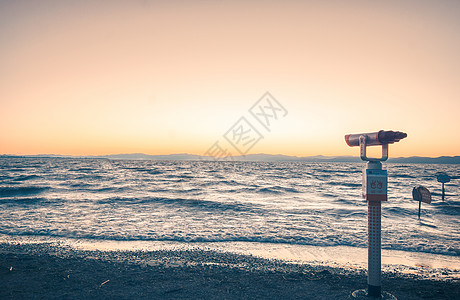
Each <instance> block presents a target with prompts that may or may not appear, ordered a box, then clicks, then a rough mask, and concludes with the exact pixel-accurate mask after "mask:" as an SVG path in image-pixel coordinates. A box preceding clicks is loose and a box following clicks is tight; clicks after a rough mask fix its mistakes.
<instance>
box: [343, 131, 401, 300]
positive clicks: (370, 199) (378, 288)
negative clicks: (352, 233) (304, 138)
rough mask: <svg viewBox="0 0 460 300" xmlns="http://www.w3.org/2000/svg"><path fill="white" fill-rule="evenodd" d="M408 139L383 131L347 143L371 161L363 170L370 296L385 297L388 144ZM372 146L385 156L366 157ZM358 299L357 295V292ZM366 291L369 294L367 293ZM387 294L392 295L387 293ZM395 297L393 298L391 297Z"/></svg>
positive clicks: (353, 137)
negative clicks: (383, 220)
mask: <svg viewBox="0 0 460 300" xmlns="http://www.w3.org/2000/svg"><path fill="white" fill-rule="evenodd" d="M405 137H407V134H406V133H403V132H399V131H384V130H380V131H378V132H373V133H360V134H348V135H346V136H345V141H346V142H347V144H348V146H350V147H354V146H359V148H360V152H361V159H362V160H363V161H367V165H366V167H365V168H364V169H363V198H365V199H366V200H367V204H368V214H367V217H368V234H369V237H368V239H369V243H368V272H367V284H368V286H367V288H368V289H367V293H366V294H367V296H371V297H381V296H382V284H381V215H382V212H381V202H382V201H387V185H388V174H387V171H386V170H383V169H382V163H381V162H382V161H386V160H387V159H388V145H389V144H393V143H396V142H399V141H400V140H402V139H403V138H405ZM368 146H382V157H381V158H371V157H367V155H366V148H367V147H368ZM359 292H360V291H356V292H354V293H353V295H354V296H357V295H356V294H355V293H359ZM364 292H365V291H364ZM386 294H387V295H390V294H388V293H386ZM390 298H391V297H390Z"/></svg>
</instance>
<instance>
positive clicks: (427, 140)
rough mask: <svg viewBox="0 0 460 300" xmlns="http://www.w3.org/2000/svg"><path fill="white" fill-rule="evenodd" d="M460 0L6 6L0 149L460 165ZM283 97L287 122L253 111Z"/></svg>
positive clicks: (1, 34) (2, 9) (17, 1)
mask: <svg viewBox="0 0 460 300" xmlns="http://www.w3.org/2000/svg"><path fill="white" fill-rule="evenodd" d="M459 53H460V1H455V0H454V1H442V0H440V1H423V0H417V1H415V0H414V1H293V0H287V1H239V0H234V1H206V0H202V1H194V0H189V1H186V0H170V1H153V0H152V1H148V0H145V1H141V0H139V1H84V0H81V1H58V0H56V1H46V0H39V1H22V0H14V1H4V0H0V154H43V153H54V154H65V155H102V154H115V153H135V152H143V153H147V154H172V153H191V154H204V152H205V151H206V150H208V148H209V147H210V146H211V145H213V144H214V143H215V142H216V141H219V142H220V143H221V145H222V146H223V147H225V148H228V150H229V151H231V152H232V154H234V155H237V154H238V153H237V152H236V151H234V149H233V148H232V146H231V145H230V144H229V143H228V141H226V140H225V139H224V138H223V135H224V134H225V133H226V132H227V131H228V130H229V129H230V128H231V127H232V126H233V125H234V124H235V122H237V121H238V120H239V119H240V117H246V118H247V120H248V121H249V122H251V124H253V126H254V127H256V128H257V130H259V131H260V133H261V134H262V135H263V136H264V138H263V139H261V140H260V141H259V142H258V143H257V144H255V145H254V147H253V148H251V150H250V151H249V152H248V153H268V154H285V155H297V156H308V155H320V154H321V155H358V151H359V150H358V149H357V148H354V149H353V148H349V147H348V146H347V145H346V143H345V142H344V138H343V137H344V135H345V134H347V133H360V132H372V131H377V130H380V129H393V130H400V131H404V132H407V133H408V138H407V139H405V140H403V141H401V142H400V143H398V144H396V145H393V146H390V155H391V156H392V157H399V156H415V155H417V156H431V157H435V156H441V155H451V156H453V155H460V135H459V133H458V132H459V130H460V117H459V113H460V58H459ZM266 91H268V92H270V93H271V95H273V96H274V97H275V98H276V99H277V100H278V102H279V103H280V104H281V105H282V106H283V107H284V108H285V109H286V110H287V112H288V113H287V115H286V116H284V117H282V118H281V117H280V118H279V119H278V120H276V122H275V121H274V122H273V123H272V125H273V126H272V127H271V128H270V132H269V131H267V130H264V128H263V127H261V126H260V124H258V123H256V121H255V120H254V118H253V117H252V116H251V115H250V114H249V112H248V109H250V108H251V107H252V105H253V104H254V103H255V102H256V101H257V100H259V99H260V98H261V97H262V95H263V94H264V93H265V92H266Z"/></svg>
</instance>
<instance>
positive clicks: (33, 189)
mask: <svg viewBox="0 0 460 300" xmlns="http://www.w3.org/2000/svg"><path fill="white" fill-rule="evenodd" d="M49 189H50V188H49V187H47V186H1V187H0V197H15V196H28V195H36V194H40V193H43V192H45V191H46V190H49Z"/></svg>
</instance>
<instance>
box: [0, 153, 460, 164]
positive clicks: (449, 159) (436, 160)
mask: <svg viewBox="0 0 460 300" xmlns="http://www.w3.org/2000/svg"><path fill="white" fill-rule="evenodd" d="M0 157H50V158H53V157H63V158H105V159H131V160H211V161H214V160H219V159H215V158H213V157H209V156H201V155H195V154H188V153H180V154H168V155H149V154H144V153H129V154H110V155H102V156H66V155H57V154H39V155H21V156H18V155H0ZM233 160H234V161H303V162H361V159H360V158H359V157H358V156H322V155H317V156H304V157H298V156H289V155H282V154H276V155H274V154H263V153H259V154H248V155H241V156H234V157H233ZM388 162H389V163H417V164H460V156H440V157H420V156H412V157H398V158H390V159H389V160H388Z"/></svg>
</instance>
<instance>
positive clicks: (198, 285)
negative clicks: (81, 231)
mask: <svg viewBox="0 0 460 300" xmlns="http://www.w3.org/2000/svg"><path fill="white" fill-rule="evenodd" d="M0 280H1V282H2V288H1V289H0V298H1V299H25V298H27V299H30V298H46V299H53V298H55V299H57V298H59V299H83V298H97V299H133V298H138V299H139V298H141V299H142V298H144V299H145V298H149V299H350V295H351V293H352V292H353V291H354V290H357V289H363V288H365V287H366V271H365V269H364V268H342V267H331V266H324V265H323V266H321V265H311V264H305V263H302V264H300V263H288V262H285V261H281V260H274V259H265V258H260V257H255V256H250V255H241V254H234V253H229V252H221V251H214V250H203V249H195V250H155V251H121V250H120V251H99V250H93V251H89V250H78V249H75V248H73V247H68V246H66V245H54V244H48V243H37V244H9V243H2V244H0ZM382 283H383V287H384V290H385V291H387V292H390V293H391V294H393V295H395V296H396V297H397V298H398V299H460V281H459V280H458V279H455V278H454V279H447V280H446V279H443V280H440V279H439V278H436V277H434V278H431V279H428V278H426V276H420V275H417V274H412V273H401V272H398V271H396V270H395V271H388V270H387V271H385V272H384V273H383V278H382Z"/></svg>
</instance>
